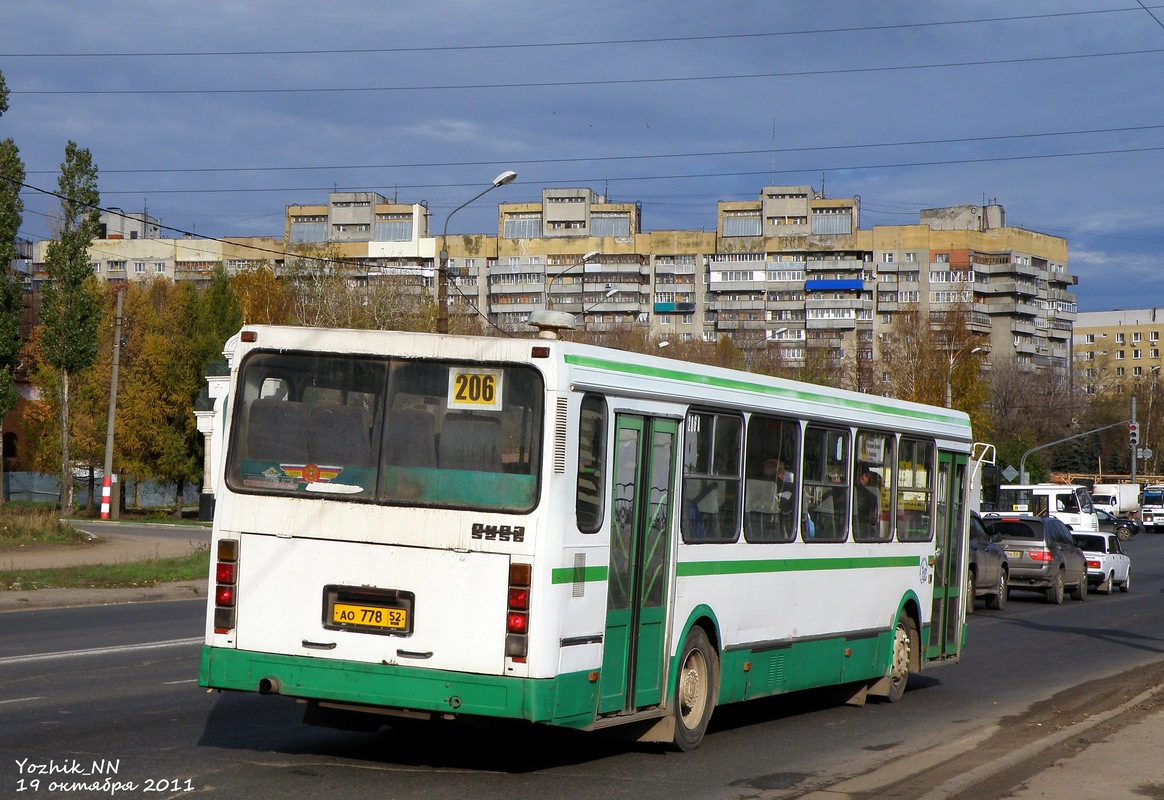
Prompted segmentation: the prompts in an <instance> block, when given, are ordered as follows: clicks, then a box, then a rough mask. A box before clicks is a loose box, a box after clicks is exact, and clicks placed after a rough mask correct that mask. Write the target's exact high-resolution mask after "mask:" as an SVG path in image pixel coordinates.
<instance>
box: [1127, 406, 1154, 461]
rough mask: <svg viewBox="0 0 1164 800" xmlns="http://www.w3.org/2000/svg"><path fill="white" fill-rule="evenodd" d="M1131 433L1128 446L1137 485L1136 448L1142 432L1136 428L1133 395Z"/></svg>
mask: <svg viewBox="0 0 1164 800" xmlns="http://www.w3.org/2000/svg"><path fill="white" fill-rule="evenodd" d="M1151 410H1152V409H1151V408H1150V407H1149V409H1148V411H1149V412H1150V411H1151ZM1150 416H1151V414H1149V417H1150ZM1129 431H1131V435H1129V437H1128V446H1129V447H1130V448H1131V450H1132V469H1131V473H1132V483H1135V482H1136V447H1137V446H1138V445H1139V443H1140V442H1139V438H1140V437H1139V432H1140V431H1139V428H1138V427H1137V426H1136V396H1135V395H1132V423H1131V426H1130V427H1129Z"/></svg>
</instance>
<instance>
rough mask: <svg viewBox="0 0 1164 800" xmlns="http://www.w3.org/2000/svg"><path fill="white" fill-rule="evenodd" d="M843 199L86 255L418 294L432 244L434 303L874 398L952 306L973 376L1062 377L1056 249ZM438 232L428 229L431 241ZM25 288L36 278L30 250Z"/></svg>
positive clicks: (400, 226) (146, 243)
mask: <svg viewBox="0 0 1164 800" xmlns="http://www.w3.org/2000/svg"><path fill="white" fill-rule="evenodd" d="M860 210H861V208H860V199H859V198H856V197H850V198H830V197H825V196H823V194H822V193H820V192H818V191H817V190H816V189H814V188H813V187H811V186H769V187H764V188H763V189H762V190H761V191H760V192H759V193H758V195H757V197H756V198H755V199H754V200H748V201H732V202H721V203H719V204H718V206H717V208H716V209H715V215H716V216H715V227H714V229H710V230H657V231H646V232H644V231H643V230H642V212H643V209H642V205H641V203H638V202H627V201H613V200H611V199H609V198H607V197H606V196H604V195H601V194H598V193H595V192H593V191H592V190H590V189H586V188H552V189H549V188H547V189H543V190H542V192H541V197H540V198H539V199H538V200H536V201H528V202H510V203H502V204H500V205H499V206H498V217H497V232H496V235H490V234H457V233H452V232H450V233H449V235H448V236H447V240H446V241H443V242H442V241H439V239H441V238H442V237H441V234H440V233H433V232H432V230H431V227H430V215H429V211H428V209H427V208H426V207H425V206H424V205H423V204H420V203H411V204H410V203H398V202H393V201H390V200H388V199H387V198H385V197H383V196H381V195H379V194H377V193H375V192H336V193H332V194H329V195H328V198H327V202H326V203H320V204H315V205H291V206H288V207H287V208H286V214H285V220H284V232H283V234H284V235H283V238H282V239H278V238H270V237H240V238H232V239H224V240H203V239H194V238H183V239H161V238H150V237H139V238H120V239H112V238H106V239H101V240H98V241H95V242H94V243H93V246H92V247H91V249H90V257H91V259H92V262H93V266H94V271H95V273H96V274H97V275H98V276H100V277H102V278H103V279H105V280H114V281H116V280H133V279H142V278H145V277H148V276H151V275H165V276H168V277H172V278H174V279H176V280H199V279H202V278H204V277H206V276H208V275H209V274H210V273H212V272H213V270H214V269H215V268H217V267H218V266H219V265H221V266H223V267H224V268H225V269H226V270H227V272H228V273H234V272H237V271H238V270H240V269H245V268H247V267H248V266H251V265H254V264H258V263H264V262H265V263H270V264H273V265H274V266H275V267H276V269H283V268H284V267H285V265H287V264H288V263H289V260H291V259H294V258H295V257H296V255H297V254H300V253H304V252H309V253H310V252H314V251H318V250H323V251H326V252H327V253H328V254H334V255H335V256H337V257H339V258H341V259H342V262H343V263H344V264H345V265H346V267H347V268H348V269H349V271H350V273H351V276H352V278H353V280H357V281H359V282H367V281H373V280H377V279H380V278H388V277H407V278H408V279H409V280H410V282H411V283H412V284H413V285H414V287H416V290H417V291H432V290H433V289H434V287H435V280H434V278H435V275H436V269H437V267H438V266H439V253H440V250H441V249H442V247H443V248H444V249H446V250H447V252H448V254H449V264H448V267H449V278H450V296H452V297H464V298H465V299H467V300H469V301H470V302H471V303H472V304H473V305H474V306H475V307H476V309H477V310H478V311H479V312H480V313H482V314H484V315H486V316H487V317H488V318H489V320H490V322H491V323H492V324H494V325H497V326H498V327H501V328H503V329H508V330H512V331H514V332H527V331H528V330H529V329H528V326H527V320H528V317H529V314H530V313H531V312H533V311H536V310H538V309H540V308H544V307H551V308H554V309H557V310H561V311H569V312H571V313H573V314H575V315H576V316H577V318H578V320H579V324H580V326H581V327H584V328H586V329H587V330H593V331H602V330H609V329H612V328H616V327H618V326H621V325H627V324H630V325H645V326H648V327H649V330H650V332H651V334H652V335H655V336H658V337H661V338H674V339H676V340H686V339H693V338H702V339H705V340H708V341H714V340H716V339H717V338H718V337H720V336H725V335H726V336H730V337H732V338H733V339H734V340H735V341H736V342H737V343H739V344H740V345H741V346H744V347H746V348H776V349H778V351H779V352H780V354H781V356H782V357H783V358H784V359H785V360H786V361H787V362H789V363H792V364H796V363H798V362H803V361H804V359H805V358H806V357H807V355H808V353H809V352H810V351H811V350H813V349H814V348H817V352H825V353H827V354H828V357H829V359H830V360H832V361H834V362H838V363H841V362H843V363H845V364H847V365H848V366H850V367H851V368H852V373H853V374H854V375H855V382H856V383H857V386H858V388H864V389H866V390H869V391H876V387H877V380H878V370H879V369H883V368H879V367H878V366H877V365H878V359H879V353H878V342H879V341H880V334H881V333H883V332H884V331H885V330H886V329H887V327H888V326H889V325H891V324H892V321H893V319H894V316H895V315H896V314H898V313H901V312H904V311H909V310H913V309H920V310H923V311H926V312H928V313H930V314H939V315H940V314H942V313H943V312H947V311H949V310H951V309H953V308H959V309H964V308H967V307H968V308H969V309H970V312H971V326H972V329H973V330H974V331H976V332H977V333H979V334H981V335H982V337H983V339H984V341H985V343H986V344H985V345H984V347H983V355H982V356H980V358H981V359H982V360H983V363H984V366H985V367H987V368H989V366H990V364H992V363H996V364H997V363H1002V362H1003V361H1006V362H1008V363H1009V362H1011V361H1013V362H1015V363H1017V364H1019V365H1020V366H1022V367H1023V368H1027V369H1032V370H1034V369H1050V370H1054V371H1057V372H1061V373H1067V372H1069V371H1070V369H1071V365H1072V361H1073V359H1072V356H1071V352H1072V346H1073V343H1072V330H1073V325H1074V321H1075V317H1076V297H1075V295H1074V294H1073V287H1074V285H1075V283H1076V279H1075V277H1074V276H1072V275H1070V274H1069V273H1068V272H1067V242H1066V240H1065V239H1062V238H1060V237H1056V236H1049V235H1047V234H1042V233H1038V232H1035V231H1028V230H1025V229H1022V228H1013V227H1009V226H1007V224H1006V219H1005V213H1004V211H1003V209H1002V207H1001V206H999V205H985V206H974V205H966V206H955V207H950V208H939V209H923V210H920V212H919V216H918V222H917V223H915V224H908V225H891V226H882V225H876V226H873V227H872V228H867V229H861V228H860ZM442 233H443V231H442ZM44 245H45V243H43V242H42V243H39V244H38V246H37V248H36V249H35V250H36V252H35V254H34V259H33V260H34V264H33V274H34V279H36V278H41V279H43V252H44Z"/></svg>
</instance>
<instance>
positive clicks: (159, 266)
mask: <svg viewBox="0 0 1164 800" xmlns="http://www.w3.org/2000/svg"><path fill="white" fill-rule="evenodd" d="M165 271H166V265H165V263H164V262H162V261H159V262H158V263H156V264H154V272H156V273H158V274H159V275H161V274H163V273H164V272H165Z"/></svg>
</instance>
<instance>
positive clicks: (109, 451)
mask: <svg viewBox="0 0 1164 800" xmlns="http://www.w3.org/2000/svg"><path fill="white" fill-rule="evenodd" d="M124 297H125V292H123V291H118V293H117V316H115V317H114V320H113V371H112V374H111V376H110V379H109V414H108V416H107V417H106V418H105V474H104V476H103V477H102V481H101V519H109V501H110V494H111V486H112V483H111V481H110V478H111V477H112V475H113V420H114V417H115V416H116V414H117V365H118V362H119V361H120V360H121V301H122V299H123V298H124Z"/></svg>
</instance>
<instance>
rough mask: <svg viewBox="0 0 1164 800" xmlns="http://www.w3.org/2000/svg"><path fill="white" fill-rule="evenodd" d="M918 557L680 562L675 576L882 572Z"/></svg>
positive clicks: (916, 562)
mask: <svg viewBox="0 0 1164 800" xmlns="http://www.w3.org/2000/svg"><path fill="white" fill-rule="evenodd" d="M919 563H920V561H919V558H918V556H873V557H869V558H862V557H857V556H854V557H852V558H768V559H764V560H761V561H680V562H679V564H678V565H677V571H678V573H679V577H681V578H684V577H691V576H695V575H744V574H749V573H756V572H819V571H822V570H836V569H884V568H887V567H888V568H895V567H917V566H918V565H919Z"/></svg>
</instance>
